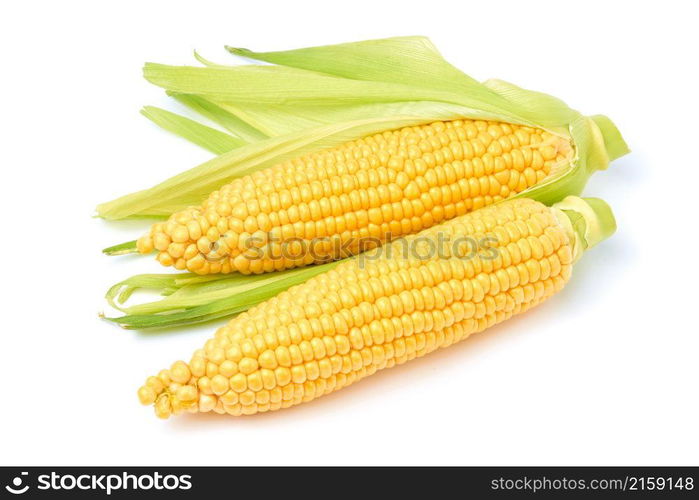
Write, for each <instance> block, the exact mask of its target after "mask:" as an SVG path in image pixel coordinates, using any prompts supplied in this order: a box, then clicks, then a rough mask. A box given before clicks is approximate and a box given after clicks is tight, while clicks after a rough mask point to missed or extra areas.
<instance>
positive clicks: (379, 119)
mask: <svg viewBox="0 0 699 500" xmlns="http://www.w3.org/2000/svg"><path fill="white" fill-rule="evenodd" d="M231 51H232V52H234V53H236V54H240V55H244V56H246V57H253V58H257V59H259V60H263V61H268V62H273V63H278V64H283V65H277V66H254V65H244V66H222V65H215V66H209V67H190V66H180V67H178V66H167V65H160V64H152V63H149V64H147V65H146V66H145V68H144V75H145V76H146V78H147V79H148V80H149V81H151V82H153V83H155V84H157V85H160V86H162V87H164V88H165V89H166V90H167V91H168V92H170V93H174V94H175V95H176V96H177V98H178V99H179V100H181V101H183V102H185V103H187V104H188V105H190V107H198V108H200V109H201V110H203V112H204V113H205V114H206V115H207V116H208V117H210V118H213V119H214V120H215V121H216V120H217V121H218V123H223V122H226V123H228V126H229V130H231V129H232V130H235V134H236V135H239V136H241V137H243V134H242V131H243V130H244V129H245V128H246V127H247V128H248V131H249V129H250V128H252V129H253V130H255V131H257V132H258V136H257V137H258V138H257V140H255V142H253V143H251V144H248V145H245V146H242V147H240V148H237V149H235V150H233V151H230V152H227V153H224V154H222V155H221V156H219V157H218V158H215V159H213V160H211V161H209V162H206V163H204V164H202V165H200V166H198V167H195V168H193V169H191V170H189V171H186V172H183V173H182V174H179V175H176V176H174V177H172V178H170V179H168V180H166V181H164V182H162V183H160V184H158V185H157V186H154V187H152V188H150V189H147V190H144V191H140V192H136V193H132V194H130V195H127V196H124V197H122V198H119V199H117V200H113V201H111V202H109V203H105V204H102V205H100V206H99V207H98V213H99V215H100V216H101V217H104V218H108V219H121V218H126V217H132V216H134V215H141V216H163V215H168V214H169V213H172V212H173V211H176V210H179V209H182V208H184V207H186V206H190V205H197V204H199V203H201V202H202V201H203V199H204V198H205V197H206V196H207V195H208V194H209V193H210V192H211V191H214V190H216V189H218V188H220V187H221V186H222V185H223V184H225V183H227V182H230V181H231V180H232V179H234V178H236V177H239V176H242V175H246V174H249V173H252V172H254V171H256V170H259V169H262V168H265V167H268V166H271V165H273V164H275V163H278V162H280V161H284V160H287V159H290V158H293V157H298V156H300V155H303V154H304V153H308V152H310V151H313V150H317V149H322V148H328V147H332V146H336V145H338V144H340V143H342V142H345V141H348V140H353V139H356V138H358V137H361V136H363V135H367V134H371V133H375V132H380V131H384V130H389V129H395V128H399V127H402V126H406V125H417V124H421V123H426V122H430V121H434V120H448V119H456V118H472V119H492V120H502V121H507V122H512V123H519V124H524V125H530V126H537V127H542V128H545V129H548V130H550V131H551V132H553V133H557V134H560V135H562V136H564V137H571V138H572V139H573V142H574V143H575V148H576V154H577V156H576V162H575V163H574V164H571V165H570V167H569V168H568V169H567V171H564V172H561V173H560V175H559V176H557V177H556V178H552V179H550V180H549V181H548V182H547V183H546V185H545V186H537V188H539V189H537V190H536V191H534V192H533V193H526V195H532V196H535V197H536V196H541V197H542V199H544V200H547V201H555V198H556V197H560V196H561V195H564V194H570V193H578V192H580V190H581V189H582V186H584V184H585V181H586V180H587V177H589V175H590V174H591V173H592V172H593V171H594V170H596V169H600V168H606V164H607V163H608V161H609V159H610V158H611V157H615V156H617V155H618V154H620V152H621V151H622V149H623V148H620V147H617V146H618V145H619V143H620V142H619V140H618V139H619V138H620V136H619V135H618V131H616V128H615V127H614V126H613V124H611V122H608V121H604V122H603V121H599V123H600V125H598V123H597V121H594V120H589V119H586V118H584V117H583V116H582V115H581V114H580V113H579V112H577V111H575V110H573V109H571V108H569V107H568V106H567V105H566V104H565V103H563V102H562V101H560V100H559V99H556V98H553V97H551V96H548V95H546V94H542V93H539V92H533V91H529V90H525V89H522V88H519V87H517V86H515V85H512V84H509V83H506V82H503V81H500V80H489V81H487V82H485V83H484V84H481V83H478V82H477V81H475V80H474V79H472V78H471V77H469V76H467V75H465V74H463V73H461V72H460V71H458V70H457V69H456V68H454V67H453V66H451V65H450V64H449V63H447V62H446V61H444V59H443V58H442V57H441V55H439V53H438V52H437V51H436V49H434V47H433V46H432V44H431V43H430V42H429V41H428V40H427V39H424V38H421V37H401V38H395V39H386V40H373V41H368V42H358V43H354V44H340V45H335V46H326V47H312V48H308V49H299V50H295V51H285V52H268V53H257V52H252V51H246V50H243V49H231ZM241 124H242V125H241ZM260 132H261V133H262V134H264V135H265V136H270V137H267V138H259V133H260ZM615 137H616V138H615ZM607 139H610V140H607ZM622 143H623V140H622ZM610 146H611V147H612V148H613V149H614V151H613V153H611V154H610V153H609V152H608V151H607V149H606V148H607V147H610ZM566 190H569V192H566Z"/></svg>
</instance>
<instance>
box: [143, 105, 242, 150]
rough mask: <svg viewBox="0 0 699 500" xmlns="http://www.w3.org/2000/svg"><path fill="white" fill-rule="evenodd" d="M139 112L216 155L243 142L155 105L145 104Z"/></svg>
mask: <svg viewBox="0 0 699 500" xmlns="http://www.w3.org/2000/svg"><path fill="white" fill-rule="evenodd" d="M141 114H142V115H143V116H145V117H146V118H148V119H149V120H150V121H152V122H153V123H155V124H156V125H158V126H159V127H162V128H163V129H165V130H167V131H168V132H172V133H173V134H175V135H179V136H180V137H182V138H184V139H187V140H188V141H190V142H193V143H194V144H196V145H197V146H201V147H202V148H204V149H207V150H209V151H211V152H212V153H215V154H217V155H219V154H222V153H225V152H227V151H230V150H232V149H235V148H238V147H240V146H242V145H244V144H245V141H243V140H242V139H239V138H237V137H233V136H232V135H230V134H227V133H225V132H221V131H220V130H216V129H214V128H211V127H208V126H206V125H203V124H201V123H199V122H197V121H195V120H192V119H190V118H186V117H184V116H181V115H178V114H176V113H172V112H170V111H166V110H164V109H160V108H156V107H155V106H145V107H144V108H143V109H142V110H141Z"/></svg>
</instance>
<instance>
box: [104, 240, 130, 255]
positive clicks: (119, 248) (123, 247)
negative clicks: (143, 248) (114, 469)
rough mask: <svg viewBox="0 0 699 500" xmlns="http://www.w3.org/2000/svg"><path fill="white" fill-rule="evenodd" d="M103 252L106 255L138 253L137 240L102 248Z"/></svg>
mask: <svg viewBox="0 0 699 500" xmlns="http://www.w3.org/2000/svg"><path fill="white" fill-rule="evenodd" d="M102 253H103V254H105V255H126V254H130V253H138V249H137V248H136V240H133V241H127V242H125V243H119V244H118V245H113V246H111V247H107V248H105V249H104V250H102Z"/></svg>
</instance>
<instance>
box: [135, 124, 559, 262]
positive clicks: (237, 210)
mask: <svg viewBox="0 0 699 500" xmlns="http://www.w3.org/2000/svg"><path fill="white" fill-rule="evenodd" d="M569 153H570V145H569V143H568V142H567V141H566V140H564V139H562V138H559V137H557V136H553V135H551V134H549V133H548V132H546V131H543V130H540V129H532V128H527V127H521V126H518V125H512V124H506V123H500V122H485V121H471V120H456V121H450V122H436V123H433V124H429V125H422V126H416V127H406V128H404V129H400V130H395V131H388V132H384V133H381V134H376V135H373V136H369V137H366V138H364V139H360V140H357V141H352V142H349V143H346V144H344V145H342V146H339V147H337V148H334V149H330V150H325V151H319V152H316V153H313V154H310V155H306V156H304V157H301V158H297V159H294V160H289V161H287V162H283V163H280V164H278V165H275V166H273V167H270V168H267V169H264V170H261V171H258V172H256V173H254V174H251V175H249V176H245V177H242V178H239V179H236V180H234V181H233V182H231V183H229V184H228V185H226V186H224V187H222V188H221V189H220V190H218V191H216V192H214V193H212V194H211V195H210V196H209V198H208V199H207V200H206V201H205V202H204V204H203V205H202V206H201V207H199V208H190V209H187V210H184V211H182V212H179V213H177V214H174V215H173V216H172V217H171V218H170V220H169V221H168V222H165V223H159V224H156V225H154V226H153V227H152V229H151V232H150V234H148V235H146V236H144V237H143V238H141V239H140V240H139V243H138V247H139V250H140V251H141V252H144V253H145V252H149V251H151V250H152V249H153V248H155V249H156V250H158V252H159V254H158V260H159V262H161V264H163V265H168V266H174V267H176V268H178V269H188V270H190V271H193V272H196V273H200V274H208V273H217V272H223V273H228V272H232V271H240V272H243V273H259V272H265V271H273V270H279V269H286V268H290V267H296V266H301V265H306V264H310V263H312V262H316V261H318V260H325V259H327V258H338V257H342V256H344V254H343V253H338V249H342V250H343V251H344V252H346V253H349V254H356V253H358V252H360V251H361V250H366V249H368V248H372V247H373V246H376V245H377V244H378V243H379V242H383V241H385V240H386V239H387V238H389V237H398V236H402V235H406V234H414V233H416V232H418V231H420V230H421V229H424V228H428V227H431V226H433V225H435V224H438V223H439V222H441V221H443V220H448V219H451V218H453V217H456V216H459V215H463V214H464V213H466V212H469V211H471V210H474V209H477V208H480V207H482V206H485V205H489V204H491V203H493V202H495V201H499V200H502V199H503V198H507V197H509V196H511V195H513V194H516V193H518V192H521V191H523V190H525V189H527V188H529V187H532V186H533V185H535V184H537V183H540V182H541V181H542V180H543V179H545V178H546V177H547V176H548V175H549V174H550V173H551V171H552V170H553V169H554V167H555V165H557V164H561V163H562V162H565V161H567V158H568V155H569ZM389 235H390V236H389ZM319 238H327V239H328V240H327V241H324V242H318V243H317V244H316V245H315V247H314V249H313V250H314V251H313V252H308V251H307V250H308V242H309V241H311V240H314V239H316V240H317V239H319ZM294 240H297V241H296V242H295V243H291V244H285V245H284V246H283V245H282V242H292V241H294ZM302 242H306V244H303V243H302ZM348 243H350V244H349V245H348Z"/></svg>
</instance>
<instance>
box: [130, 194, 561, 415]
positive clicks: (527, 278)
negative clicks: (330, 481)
mask: <svg viewBox="0 0 699 500" xmlns="http://www.w3.org/2000/svg"><path fill="white" fill-rule="evenodd" d="M464 230H471V232H470V233H463V232H462V231H464ZM438 231H441V232H443V233H446V234H448V235H449V234H451V235H454V234H469V235H472V236H475V237H477V236H479V235H485V234H501V235H502V236H503V238H505V239H504V240H502V241H501V240H497V241H496V242H494V243H493V246H494V247H496V248H497V249H498V251H499V255H498V257H497V258H495V259H492V260H488V259H482V258H480V257H475V258H472V259H469V260H464V259H460V258H456V257H452V256H450V255H445V256H443V257H442V258H440V257H437V256H433V257H432V258H431V259H427V260H421V259H416V258H412V257H410V256H407V257H394V258H391V259H387V258H379V259H378V260H376V261H368V262H365V267H364V268H363V269H362V268H359V267H358V265H357V263H356V262H348V263H345V264H342V265H340V266H338V267H337V268H336V269H335V270H333V271H330V272H328V273H326V274H323V275H320V276H318V277H316V278H313V279H312V280H310V281H309V282H307V283H306V284H303V285H299V286H297V287H294V288H292V289H290V290H288V291H286V292H283V293H281V294H279V295H278V296H276V297H275V298H273V299H271V300H269V301H267V302H265V303H262V304H260V305H259V306H257V307H254V308H252V309H250V310H249V311H247V312H245V313H243V314H241V315H239V316H238V317H236V318H235V319H233V320H231V321H230V322H229V323H228V325H226V326H224V327H222V328H220V329H219V330H218V331H217V332H216V334H215V335H214V337H213V338H212V339H210V340H209V341H207V343H206V344H205V346H204V348H203V349H201V350H199V351H197V352H196V353H195V354H194V356H193V358H192V360H191V361H190V363H189V364H186V363H184V362H181V361H180V362H177V363H175V364H174V365H173V366H172V367H171V369H170V370H169V371H166V372H165V373H164V374H163V373H162V372H161V375H160V376H159V377H158V378H155V377H151V378H150V379H148V381H147V382H146V385H145V386H144V387H142V388H141V389H140V390H139V397H140V398H141V401H142V402H144V403H146V404H148V403H151V402H153V401H156V412H157V413H158V414H159V415H161V416H167V415H168V414H169V413H168V408H170V410H171V411H174V412H175V413H177V412H181V411H201V412H206V411H215V412H218V413H230V414H233V415H241V414H252V413H257V412H262V411H268V410H275V409H279V408H285V407H287V406H291V405H294V404H298V403H301V402H304V401H310V400H311V399H314V398H315V397H318V396H319V395H322V394H326V393H328V392H331V391H333V390H336V389H338V388H341V387H344V386H345V385H348V384H350V383H352V382H354V381H356V380H359V379H361V378H363V377H364V376H366V375H369V374H372V373H374V372H375V371H376V370H379V369H382V368H386V367H391V366H393V365H395V364H401V363H403V362H405V361H407V360H410V359H413V358H415V357H419V356H422V355H424V354H427V353H428V352H431V351H433V350H435V349H437V348H439V347H446V346H448V345H450V344H452V343H454V342H457V341H459V340H461V339H463V338H465V337H466V336H468V335H470V334H471V333H474V332H478V331H481V330H483V329H485V328H487V327H489V326H492V325H493V324H496V323H499V322H501V321H504V320H505V319H507V318H509V317H510V316H512V315H513V314H517V313H519V312H521V311H523V310H525V309H527V308H528V307H531V306H532V305H534V304H536V303H538V302H540V301H542V300H544V299H545V298H547V297H549V296H550V295H552V294H553V293H555V292H556V291H558V290H560V289H561V288H562V286H563V285H564V284H565V282H566V281H567V280H568V278H569V276H570V271H571V260H572V255H571V243H570V242H569V241H568V237H567V235H566V234H565V232H564V231H563V229H562V228H560V227H559V226H558V223H557V221H556V219H555V217H554V216H553V215H552V214H551V212H550V211H549V210H548V209H546V208H545V207H544V206H543V205H541V204H539V203H537V202H533V201H531V200H526V199H525V200H512V201H509V202H506V203H503V204H501V205H499V206H494V207H490V208H487V209H484V210H481V211H479V212H476V213H474V214H470V215H468V216H465V217H463V218H460V219H457V220H454V221H451V222H450V223H446V224H443V225H442V226H441V227H440V228H434V229H432V230H428V231H425V232H423V233H421V234H420V235H416V236H413V237H411V239H416V238H419V237H424V236H425V235H428V236H429V235H434V234H436V233H437V232H438ZM503 231H505V232H506V233H507V234H506V235H505V233H504V232H503ZM393 245H397V243H394V244H393ZM188 387H190V388H188ZM194 400H197V401H198V402H197V403H196V404H195V403H194Z"/></svg>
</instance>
